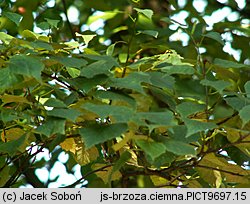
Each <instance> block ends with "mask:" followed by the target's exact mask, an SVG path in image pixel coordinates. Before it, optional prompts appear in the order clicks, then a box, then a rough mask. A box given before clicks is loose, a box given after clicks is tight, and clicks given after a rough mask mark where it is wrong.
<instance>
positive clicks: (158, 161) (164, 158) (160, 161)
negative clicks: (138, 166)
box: [146, 151, 176, 168]
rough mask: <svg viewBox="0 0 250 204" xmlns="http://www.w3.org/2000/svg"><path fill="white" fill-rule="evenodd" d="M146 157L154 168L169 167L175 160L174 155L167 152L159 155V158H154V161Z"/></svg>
mask: <svg viewBox="0 0 250 204" xmlns="http://www.w3.org/2000/svg"><path fill="white" fill-rule="evenodd" d="M146 156H147V161H148V162H149V163H150V164H152V165H153V166H155V167H156V168H161V167H162V166H169V165H170V164H171V163H172V162H173V161H174V160H175V159H176V155H174V154H173V153H172V152H168V151H166V152H165V153H163V154H161V155H160V156H159V157H157V158H155V159H154V160H152V158H151V157H149V156H148V155H147V154H146Z"/></svg>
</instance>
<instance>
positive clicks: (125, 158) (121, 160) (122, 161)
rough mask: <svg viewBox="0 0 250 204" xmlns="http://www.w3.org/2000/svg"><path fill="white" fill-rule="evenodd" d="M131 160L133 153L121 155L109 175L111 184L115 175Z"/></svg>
mask: <svg viewBox="0 0 250 204" xmlns="http://www.w3.org/2000/svg"><path fill="white" fill-rule="evenodd" d="M130 158H131V153H130V152H128V151H126V152H124V153H122V154H121V156H120V158H119V159H118V160H117V161H116V162H115V164H114V166H113V168H112V171H111V173H110V174H109V179H108V180H109V182H110V181H111V178H112V175H113V173H115V172H116V171H119V170H120V169H121V168H122V167H123V166H124V165H125V163H126V162H127V161H128V160H129V159H130Z"/></svg>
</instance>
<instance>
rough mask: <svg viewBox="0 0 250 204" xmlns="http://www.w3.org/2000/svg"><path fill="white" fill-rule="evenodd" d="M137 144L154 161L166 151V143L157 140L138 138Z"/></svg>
mask: <svg viewBox="0 0 250 204" xmlns="http://www.w3.org/2000/svg"><path fill="white" fill-rule="evenodd" d="M136 144H137V145H138V146H139V147H140V148H141V149H142V150H143V151H144V152H145V153H146V154H147V155H148V156H150V157H151V159H152V160H153V161H154V160H155V159H156V158H157V157H159V156H160V155H161V154H163V153H165V151H166V147H165V145H164V144H162V143H160V142H155V141H146V140H136Z"/></svg>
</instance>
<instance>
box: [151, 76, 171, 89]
mask: <svg viewBox="0 0 250 204" xmlns="http://www.w3.org/2000/svg"><path fill="white" fill-rule="evenodd" d="M149 75H150V81H151V84H152V85H154V86H157V87H159V88H168V89H173V88H174V83H175V79H174V77H172V76H169V75H168V74H164V73H161V72H149Z"/></svg>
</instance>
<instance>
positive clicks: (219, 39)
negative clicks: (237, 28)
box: [203, 32, 225, 45]
mask: <svg viewBox="0 0 250 204" xmlns="http://www.w3.org/2000/svg"><path fill="white" fill-rule="evenodd" d="M203 36H205V37H208V38H211V39H213V40H216V41H217V42H218V43H220V44H221V45H224V44H225V43H224V41H223V40H222V37H221V35H220V33H217V32H209V33H207V34H205V35H203Z"/></svg>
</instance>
